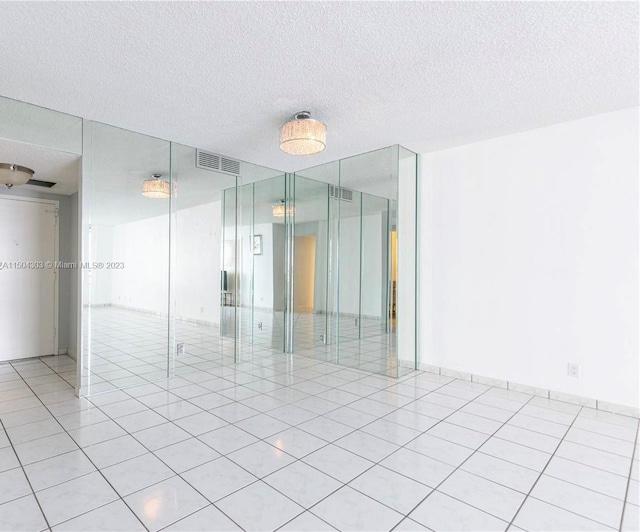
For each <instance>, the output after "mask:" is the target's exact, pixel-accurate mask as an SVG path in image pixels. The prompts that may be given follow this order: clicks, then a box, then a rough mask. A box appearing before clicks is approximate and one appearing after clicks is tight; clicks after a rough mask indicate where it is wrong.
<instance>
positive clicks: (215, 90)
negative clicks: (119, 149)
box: [0, 2, 638, 171]
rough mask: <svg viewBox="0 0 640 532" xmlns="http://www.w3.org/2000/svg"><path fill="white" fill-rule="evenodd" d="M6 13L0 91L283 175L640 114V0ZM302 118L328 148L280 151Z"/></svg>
mask: <svg viewBox="0 0 640 532" xmlns="http://www.w3.org/2000/svg"><path fill="white" fill-rule="evenodd" d="M0 18H1V20H2V25H3V28H2V32H0V48H2V50H3V54H2V67H3V72H5V73H10V75H5V76H2V77H0V95H3V96H7V97H10V98H16V99H19V100H23V101H27V102H30V103H35V104H38V105H42V106H45V107H49V108H52V109H56V110H59V111H64V112H68V113H71V114H74V115H78V116H82V117H85V118H89V119H93V120H98V121H102V122H105V123H109V124H113V125H117V126H120V127H123V128H127V129H131V130H133V131H139V132H142V133H146V134H150V135H154V136H156V137H160V138H164V139H169V140H172V141H176V142H180V143H183V144H186V145H189V146H197V147H199V148H201V149H205V150H210V151H213V152H215V153H221V154H224V155H227V156H229V157H234V158H237V159H242V160H246V161H251V162H253V163H256V164H261V165H265V166H268V167H272V168H278V169H281V170H287V171H293V170H297V169H300V168H307V167H310V166H314V165H317V164H321V163H323V162H327V161H333V160H337V159H341V158H344V157H347V156H350V155H354V154H357V153H362V152H366V151H370V150H374V149H377V148H380V147H384V146H388V145H391V144H396V143H399V144H402V145H405V146H406V147H408V148H410V149H413V150H414V151H417V152H425V151H432V150H438V149H443V148H447V147H451V146H455V145H460V144H466V143H470V142H476V141H480V140H484V139H488V138H492V137H496V136H500V135H506V134H511V133H515V132H520V131H525V130H530V129H534V128H538V127H543V126H547V125H550V124H554V123H559V122H563V121H568V120H573V119H577V118H581V117H585V116H590V115H595V114H599V113H605V112H609V111H613V110H617V109H622V108H626V107H632V106H636V105H638V3H637V2H197V3H192V2H65V3H62V2H60V3H59V2H48V3H44V2H15V3H9V2H3V3H1V4H0ZM25 35H28V36H29V37H28V39H25ZM123 35H124V36H126V38H123ZM25 65H28V68H25ZM300 109H308V110H309V111H311V112H312V114H313V116H314V117H315V118H317V119H318V120H321V121H323V122H324V123H325V124H326V125H327V128H328V136H327V149H326V150H325V151H324V152H322V153H321V154H318V155H314V156H309V157H295V156H289V155H286V154H284V153H282V152H281V151H280V150H279V148H278V128H279V126H280V125H281V124H282V123H283V122H285V121H286V120H288V119H289V118H290V117H291V115H292V114H293V113H295V112H297V111H299V110H300Z"/></svg>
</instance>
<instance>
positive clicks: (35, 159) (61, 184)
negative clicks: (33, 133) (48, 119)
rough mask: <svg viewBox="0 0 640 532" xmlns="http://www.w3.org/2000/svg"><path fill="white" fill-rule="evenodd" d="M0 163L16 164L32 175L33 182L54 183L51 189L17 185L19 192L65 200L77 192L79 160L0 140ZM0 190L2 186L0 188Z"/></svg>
mask: <svg viewBox="0 0 640 532" xmlns="http://www.w3.org/2000/svg"><path fill="white" fill-rule="evenodd" d="M0 162H1V163H9V164H19V165H20V166H26V167H27V168H31V169H32V170H33V171H34V174H33V179H38V180H40V181H50V182H52V183H56V184H55V185H54V186H53V187H51V188H44V187H38V186H34V185H21V186H20V189H21V190H32V191H37V192H42V193H44V194H62V195H64V196H68V195H71V194H74V193H76V192H78V181H79V175H80V156H79V155H75V154H72V153H66V152H63V151H59V150H52V149H50V148H43V147H41V146H35V145H33V144H23V143H22V142H13V141H10V140H5V139H0ZM0 187H4V185H2V184H0Z"/></svg>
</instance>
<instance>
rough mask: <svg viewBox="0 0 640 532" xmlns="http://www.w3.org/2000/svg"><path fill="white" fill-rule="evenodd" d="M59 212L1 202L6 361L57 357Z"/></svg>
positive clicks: (50, 206)
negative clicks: (53, 355)
mask: <svg viewBox="0 0 640 532" xmlns="http://www.w3.org/2000/svg"><path fill="white" fill-rule="evenodd" d="M56 208H57V207H56V204H54V203H43V202H38V201H27V200H22V199H4V198H0V361H1V360H13V359H16V358H27V357H34V356H41V355H51V354H57V339H56V330H55V329H56V327H57V323H56V322H57V309H56V305H57V303H56V271H55V270H54V268H53V266H51V265H55V262H56V260H57V240H58V227H57V224H56Z"/></svg>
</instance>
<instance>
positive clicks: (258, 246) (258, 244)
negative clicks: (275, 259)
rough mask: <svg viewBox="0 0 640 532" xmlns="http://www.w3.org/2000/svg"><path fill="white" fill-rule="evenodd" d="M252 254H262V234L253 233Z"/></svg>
mask: <svg viewBox="0 0 640 532" xmlns="http://www.w3.org/2000/svg"><path fill="white" fill-rule="evenodd" d="M253 254H254V255H262V235H253Z"/></svg>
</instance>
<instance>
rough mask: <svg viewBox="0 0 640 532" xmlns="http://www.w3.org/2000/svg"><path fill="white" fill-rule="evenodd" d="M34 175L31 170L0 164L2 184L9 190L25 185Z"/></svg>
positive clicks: (15, 165)
mask: <svg viewBox="0 0 640 532" xmlns="http://www.w3.org/2000/svg"><path fill="white" fill-rule="evenodd" d="M33 174H34V172H33V170H31V168H26V167H25V166H19V165H17V164H9V163H0V183H4V184H5V185H7V188H11V187H14V186H18V185H25V184H26V183H27V181H29V179H31V177H32V176H33Z"/></svg>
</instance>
